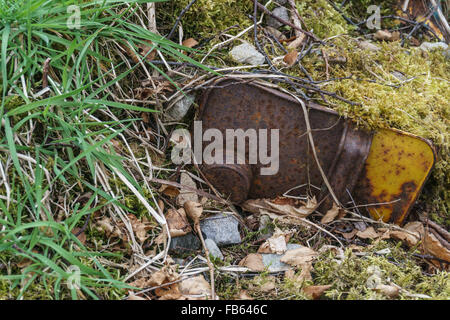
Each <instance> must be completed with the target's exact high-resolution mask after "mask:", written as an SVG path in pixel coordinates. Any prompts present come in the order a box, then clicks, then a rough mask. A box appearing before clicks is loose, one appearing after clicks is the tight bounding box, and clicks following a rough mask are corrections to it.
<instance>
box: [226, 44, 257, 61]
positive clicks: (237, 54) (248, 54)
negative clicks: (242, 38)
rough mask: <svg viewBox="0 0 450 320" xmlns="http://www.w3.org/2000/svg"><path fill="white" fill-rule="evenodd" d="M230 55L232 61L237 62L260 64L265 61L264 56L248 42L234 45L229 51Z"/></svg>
mask: <svg viewBox="0 0 450 320" xmlns="http://www.w3.org/2000/svg"><path fill="white" fill-rule="evenodd" d="M230 55H231V57H232V58H233V60H234V61H236V62H239V63H248V64H251V65H260V64H263V63H264V61H265V58H264V56H263V55H262V54H261V53H259V51H258V50H256V48H255V47H254V46H252V45H251V44H249V43H243V44H241V45H238V46H236V47H234V48H233V49H232V50H231V51H230Z"/></svg>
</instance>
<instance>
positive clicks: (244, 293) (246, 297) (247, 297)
mask: <svg viewBox="0 0 450 320" xmlns="http://www.w3.org/2000/svg"><path fill="white" fill-rule="evenodd" d="M238 300H253V298H252V297H251V296H250V295H249V294H248V292H247V291H246V290H241V292H239V296H238Z"/></svg>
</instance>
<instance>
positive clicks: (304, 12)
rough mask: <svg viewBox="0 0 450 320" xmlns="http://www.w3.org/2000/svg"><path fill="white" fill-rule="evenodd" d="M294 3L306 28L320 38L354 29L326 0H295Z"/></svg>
mask: <svg viewBox="0 0 450 320" xmlns="http://www.w3.org/2000/svg"><path fill="white" fill-rule="evenodd" d="M296 4H297V9H298V11H299V13H300V15H301V17H302V18H303V20H304V21H305V24H306V26H307V28H308V30H312V31H313V32H314V34H315V35H317V36H318V37H319V38H321V39H325V38H329V37H333V36H336V35H339V34H343V33H348V32H349V31H351V30H353V29H354V27H353V26H350V25H348V24H347V22H346V21H345V20H344V18H343V17H342V16H341V14H340V13H339V12H337V11H336V10H335V9H334V8H333V7H332V6H331V5H330V4H329V2H328V1H327V0H307V1H296Z"/></svg>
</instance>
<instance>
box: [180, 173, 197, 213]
mask: <svg viewBox="0 0 450 320" xmlns="http://www.w3.org/2000/svg"><path fill="white" fill-rule="evenodd" d="M180 184H181V185H183V186H186V187H189V188H192V189H197V185H196V184H195V182H194V180H192V178H191V177H190V176H189V175H188V174H187V173H185V172H182V173H181V175H180ZM189 200H190V201H193V202H198V195H197V193H196V192H194V191H189V190H187V189H181V190H180V194H179V195H178V196H177V204H178V205H179V206H183V205H184V203H185V202H186V201H189Z"/></svg>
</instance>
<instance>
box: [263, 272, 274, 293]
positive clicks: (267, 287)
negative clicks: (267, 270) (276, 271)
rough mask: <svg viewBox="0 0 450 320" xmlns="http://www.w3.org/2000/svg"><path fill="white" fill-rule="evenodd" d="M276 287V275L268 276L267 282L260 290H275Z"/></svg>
mask: <svg viewBox="0 0 450 320" xmlns="http://www.w3.org/2000/svg"><path fill="white" fill-rule="evenodd" d="M275 287H276V285H275V277H274V276H268V277H266V279H265V282H264V283H263V284H262V285H261V286H260V287H259V291H261V292H265V293H267V292H270V291H272V290H274V289H275Z"/></svg>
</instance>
